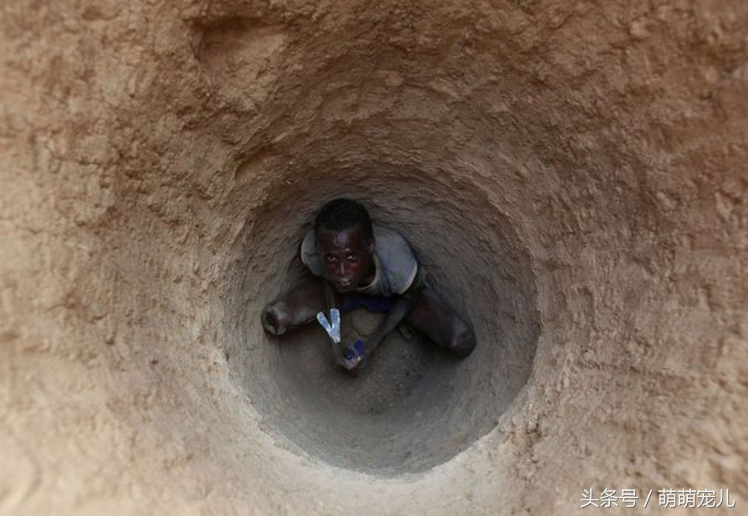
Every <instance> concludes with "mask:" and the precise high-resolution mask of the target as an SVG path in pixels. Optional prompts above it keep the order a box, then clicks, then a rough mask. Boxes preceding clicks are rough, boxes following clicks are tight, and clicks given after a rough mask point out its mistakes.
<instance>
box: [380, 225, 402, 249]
mask: <svg viewBox="0 0 748 516" xmlns="http://www.w3.org/2000/svg"><path fill="white" fill-rule="evenodd" d="M372 232H373V233H374V240H375V241H376V245H377V249H380V248H387V249H389V248H392V249H396V250H397V249H403V248H404V247H407V248H408V249H410V243H409V242H408V240H407V239H406V238H405V237H404V236H403V235H401V234H400V233H399V232H398V231H396V230H394V229H392V228H389V227H387V226H382V225H381V224H372Z"/></svg>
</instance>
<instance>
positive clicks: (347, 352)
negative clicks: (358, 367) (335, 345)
mask: <svg viewBox="0 0 748 516" xmlns="http://www.w3.org/2000/svg"><path fill="white" fill-rule="evenodd" d="M363 354H364V343H363V342H361V339H358V340H357V341H356V342H354V343H353V346H349V347H347V348H345V349H344V350H343V357H344V358H345V359H346V360H353V359H354V358H356V357H359V356H361V355H363Z"/></svg>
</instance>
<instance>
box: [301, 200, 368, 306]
mask: <svg viewBox="0 0 748 516" xmlns="http://www.w3.org/2000/svg"><path fill="white" fill-rule="evenodd" d="M314 233H315V236H316V237H317V252H318V253H319V257H320V260H321V261H322V266H323V267H324V273H325V277H326V278H327V279H328V280H329V281H331V282H332V283H333V284H334V285H335V288H336V289H337V290H338V291H340V292H347V291H352V290H355V289H356V288H357V287H359V286H364V285H366V284H367V283H368V282H370V281H371V280H372V279H373V276H374V272H375V271H374V260H373V258H372V254H373V253H374V235H373V231H372V226H371V219H370V218H369V213H368V212H367V211H366V208H364V207H363V206H362V205H361V204H359V203H357V202H356V201H352V200H350V199H335V200H332V201H330V202H328V203H327V204H325V205H324V206H323V207H322V209H321V210H320V211H319V213H318V214H317V218H316V219H315V221H314Z"/></svg>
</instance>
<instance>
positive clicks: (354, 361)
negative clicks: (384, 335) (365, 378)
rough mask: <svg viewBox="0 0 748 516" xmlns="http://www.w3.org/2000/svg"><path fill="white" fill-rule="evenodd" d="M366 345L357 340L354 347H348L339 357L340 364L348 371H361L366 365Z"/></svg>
mask: <svg viewBox="0 0 748 516" xmlns="http://www.w3.org/2000/svg"><path fill="white" fill-rule="evenodd" d="M364 349H365V348H364V343H363V342H362V341H361V340H357V341H356V342H355V343H354V344H353V346H349V347H346V348H345V349H344V350H343V351H342V355H341V356H340V357H339V360H338V363H339V364H340V365H341V366H343V367H344V368H345V369H347V370H348V371H353V370H356V369H358V370H360V369H362V368H363V366H364V364H365V363H366V354H365V353H364Z"/></svg>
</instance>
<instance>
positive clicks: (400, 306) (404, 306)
mask: <svg viewBox="0 0 748 516" xmlns="http://www.w3.org/2000/svg"><path fill="white" fill-rule="evenodd" d="M413 304H414V301H413V300H410V299H408V298H405V297H401V298H400V299H398V300H397V301H396V302H395V304H394V305H393V306H392V308H390V311H389V312H387V317H386V318H385V320H384V321H382V324H381V325H380V326H379V328H377V331H376V332H375V333H374V335H373V336H372V337H371V338H370V339H369V341H368V342H367V343H366V348H365V350H366V353H367V354H370V353H372V352H373V351H374V350H375V349H377V348H378V347H379V345H380V344H381V343H382V342H383V341H384V338H385V337H386V336H387V335H389V334H390V332H391V331H392V330H394V329H395V328H396V327H397V325H398V324H400V323H401V322H402V320H403V319H404V318H405V316H406V315H408V312H410V309H411V308H413Z"/></svg>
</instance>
